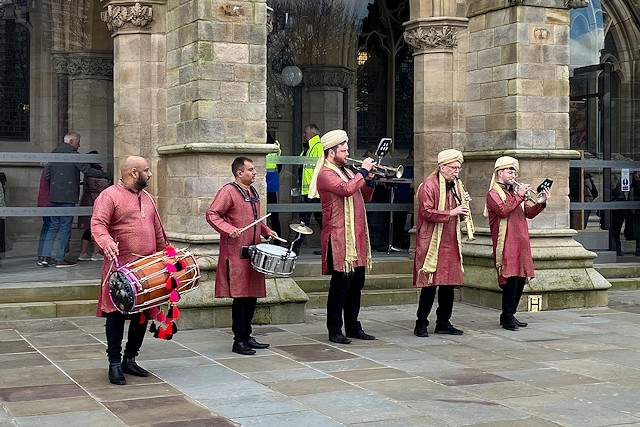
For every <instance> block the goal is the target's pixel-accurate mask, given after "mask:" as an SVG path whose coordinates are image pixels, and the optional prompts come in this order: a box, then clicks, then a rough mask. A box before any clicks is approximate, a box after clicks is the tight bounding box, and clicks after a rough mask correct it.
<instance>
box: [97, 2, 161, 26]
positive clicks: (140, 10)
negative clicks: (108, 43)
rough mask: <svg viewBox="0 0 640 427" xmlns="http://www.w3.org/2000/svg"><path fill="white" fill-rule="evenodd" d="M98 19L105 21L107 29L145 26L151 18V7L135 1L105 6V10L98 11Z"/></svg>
mask: <svg viewBox="0 0 640 427" xmlns="http://www.w3.org/2000/svg"><path fill="white" fill-rule="evenodd" d="M100 19H102V20H103V21H104V22H106V23H107V28H109V31H118V30H120V29H123V28H124V29H127V28H132V29H138V30H139V29H142V28H147V26H148V25H149V23H150V22H151V21H152V20H153V7H151V6H143V5H141V4H140V3H136V4H134V5H132V6H113V5H109V6H107V10H105V11H103V12H102V13H100Z"/></svg>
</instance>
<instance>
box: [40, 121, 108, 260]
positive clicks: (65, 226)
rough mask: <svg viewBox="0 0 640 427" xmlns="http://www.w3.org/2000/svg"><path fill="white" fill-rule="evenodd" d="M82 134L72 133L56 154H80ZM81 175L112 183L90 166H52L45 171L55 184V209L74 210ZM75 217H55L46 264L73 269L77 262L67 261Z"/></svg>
mask: <svg viewBox="0 0 640 427" xmlns="http://www.w3.org/2000/svg"><path fill="white" fill-rule="evenodd" d="M78 148H80V135H79V134H77V133H75V132H69V133H68V134H66V135H65V136H64V143H63V144H60V145H58V147H57V148H56V149H55V150H53V151H52V152H53V153H59V154H78ZM80 172H82V173H83V174H84V175H85V176H89V177H95V178H106V179H109V180H112V176H111V174H110V173H109V172H106V171H102V170H98V169H95V168H92V167H91V166H90V165H89V164H88V163H58V162H55V163H53V162H52V163H49V164H48V165H47V167H46V168H45V178H46V180H47V181H49V184H50V185H51V188H50V200H51V207H52V208H55V207H67V208H70V207H74V206H75V205H76V203H78V198H79V196H80ZM72 224H73V215H71V216H68V215H65V216H52V217H51V224H50V225H49V231H48V232H47V237H46V238H45V241H44V246H43V249H42V251H43V254H44V255H45V256H46V258H45V260H44V261H43V265H48V266H52V267H53V266H55V267H59V268H61V267H72V266H74V265H76V263H75V262H73V261H69V260H65V259H64V256H65V253H66V252H67V250H68V247H69V237H70V236H71V225H72ZM56 236H57V237H58V249H57V251H56V253H55V258H52V253H53V243H54V241H55V240H56Z"/></svg>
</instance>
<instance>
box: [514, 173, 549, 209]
mask: <svg viewBox="0 0 640 427" xmlns="http://www.w3.org/2000/svg"><path fill="white" fill-rule="evenodd" d="M512 182H513V185H514V187H513V190H514V191H515V192H516V193H517V192H518V188H520V186H521V185H522V184H521V183H519V182H518V181H516V180H515V179H514V180H512ZM524 197H525V199H524V201H525V202H531V203H533V204H536V203H544V202H546V201H547V195H546V194H545V193H544V192H540V193H536V192H535V191H533V189H532V188H530V189H529V191H527V193H526V194H525V195H524Z"/></svg>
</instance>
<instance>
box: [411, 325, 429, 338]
mask: <svg viewBox="0 0 640 427" xmlns="http://www.w3.org/2000/svg"><path fill="white" fill-rule="evenodd" d="M413 335H415V336H417V337H420V338H426V337H428V336H429V332H427V325H426V324H425V323H424V322H416V327H415V328H413Z"/></svg>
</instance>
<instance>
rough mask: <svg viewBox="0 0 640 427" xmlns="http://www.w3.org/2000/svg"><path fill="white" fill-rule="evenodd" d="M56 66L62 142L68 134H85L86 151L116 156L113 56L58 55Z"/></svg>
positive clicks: (74, 53) (54, 64) (93, 53)
mask: <svg viewBox="0 0 640 427" xmlns="http://www.w3.org/2000/svg"><path fill="white" fill-rule="evenodd" d="M52 65H53V69H54V71H55V73H56V75H57V76H58V95H59V97H58V98H59V101H58V105H59V115H58V128H59V130H60V133H61V136H60V138H59V139H58V140H59V141H62V137H64V134H65V133H66V132H68V131H72V132H77V133H79V134H80V135H82V150H81V151H82V152H87V151H91V150H97V151H98V152H99V153H100V154H105V155H112V154H113V145H112V144H111V141H112V137H113V80H112V79H113V56H112V55H111V54H109V53H102V52H65V53H54V54H53V59H52ZM109 169H111V168H109ZM111 170H112V169H111Z"/></svg>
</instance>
